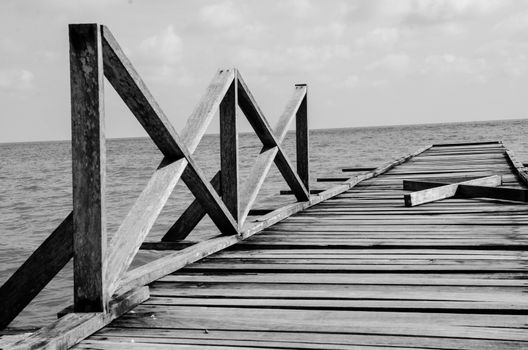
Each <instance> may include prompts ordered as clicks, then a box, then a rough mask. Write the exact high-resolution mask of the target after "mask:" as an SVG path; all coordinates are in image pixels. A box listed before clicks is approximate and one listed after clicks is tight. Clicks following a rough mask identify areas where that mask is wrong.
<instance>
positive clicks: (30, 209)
mask: <svg viewBox="0 0 528 350" xmlns="http://www.w3.org/2000/svg"><path fill="white" fill-rule="evenodd" d="M526 135H528V120H511V121H494V122H472V123H457V124H436V125H414V126H389V127H373V128H354V129H334V130H315V131H312V132H311V140H310V147H311V157H310V160H311V176H312V178H315V177H317V176H324V175H337V174H339V172H340V168H341V167H345V166H377V165H380V164H382V163H384V162H386V161H388V160H392V159H394V158H397V157H400V156H402V155H404V154H407V153H410V152H412V151H414V150H416V149H418V148H420V147H423V146H425V145H427V144H431V143H435V142H456V141H460V142H469V141H481V140H502V141H504V142H505V143H506V145H507V146H508V147H509V148H510V149H512V150H513V151H515V152H516V154H517V156H518V157H519V158H520V159H521V161H526V160H528V138H527V137H526ZM285 142H286V151H287V153H288V154H289V155H290V158H291V159H292V160H294V158H295V157H294V156H295V147H294V143H293V142H294V135H293V134H291V133H290V134H289V135H288V138H287V140H286V141H285ZM107 148H108V178H107V189H108V194H107V207H108V214H107V218H108V232H109V235H110V236H111V235H112V233H113V232H115V230H116V229H117V227H118V225H119V223H120V222H121V220H122V219H123V217H124V216H125V215H126V213H127V211H128V209H129V208H130V206H131V205H132V203H133V201H134V200H135V198H136V197H137V196H138V194H139V193H140V192H141V190H142V189H143V187H144V185H145V184H146V182H147V180H148V178H149V177H150V175H151V174H152V172H153V170H154V169H155V167H156V166H157V164H158V163H159V162H160V160H161V156H160V153H159V152H158V151H157V150H156V148H155V146H154V145H153V144H152V142H151V141H150V140H148V139H121V140H109V141H108V142H107ZM218 149H219V148H218V136H217V135H207V136H205V137H204V139H203V140H202V142H201V144H200V146H199V148H198V150H197V152H196V155H197V156H196V158H197V160H198V164H199V165H200V166H201V167H202V169H203V170H204V171H205V172H206V174H207V175H208V176H209V177H211V176H212V175H213V174H214V173H215V172H216V171H217V169H218V168H219V156H218ZM259 149H260V145H259V144H258V140H257V138H256V136H255V135H252V134H243V135H241V136H240V157H241V165H240V167H241V172H242V175H243V176H244V175H245V174H247V172H248V170H249V168H250V166H251V164H252V161H253V160H254V159H255V156H256V154H258V151H259ZM70 157H71V153H70V143H69V141H62V142H45V143H17V144H0V160H1V163H0V234H1V235H2V239H1V240H0V283H3V282H4V281H5V280H6V279H7V278H8V277H9V275H10V274H11V273H12V272H13V271H14V270H15V269H16V268H17V267H18V266H20V264H22V262H23V261H24V260H25V259H26V258H27V256H29V254H31V252H32V251H33V250H34V249H35V248H36V247H37V246H38V245H39V244H40V243H41V242H42V241H43V240H44V239H45V237H47V235H49V233H50V232H51V231H52V230H53V229H54V228H55V227H56V226H57V225H58V224H59V223H60V222H61V221H62V219H63V218H64V217H65V216H66V215H67V214H68V213H69V212H70V211H71V206H72V205H71V160H70ZM316 186H317V187H322V186H321V184H317V185H316ZM284 188H286V185H285V183H284V182H283V180H282V179H281V176H280V174H279V172H278V171H277V170H276V169H273V170H272V172H271V173H270V175H268V179H267V180H266V183H265V185H264V187H263V189H262V190H261V194H260V195H259V200H261V202H262V201H264V200H266V198H268V199H269V196H273V195H275V196H276V193H277V192H278V191H279V190H280V189H284ZM191 200H192V196H191V195H190V193H189V192H188V190H187V189H186V188H185V186H184V185H181V184H180V185H178V186H177V188H176V190H175V191H174V193H173V194H172V196H171V198H170V199H169V201H168V203H167V205H166V206H165V209H164V210H163V212H162V214H161V216H160V217H159V219H158V220H157V222H156V225H155V226H154V228H153V230H152V232H151V234H150V236H149V237H150V239H156V238H159V237H160V236H161V235H163V233H164V232H166V230H167V229H168V228H169V227H170V226H171V225H172V224H173V223H174V220H176V218H177V217H178V215H179V214H180V213H181V212H182V211H183V210H184V209H185V207H186V205H187V204H188V203H189V202H190V201H191ZM280 200H281V201H284V200H286V197H282V198H280ZM216 234H218V232H217V231H216V229H215V227H214V225H212V224H211V222H210V221H208V220H204V222H203V223H202V224H201V225H200V226H199V229H198V230H197V231H196V232H194V233H193V234H192V235H191V236H190V237H189V238H190V239H194V240H201V239H205V238H207V237H211V236H214V235H216ZM149 258H151V257H149V256H146V255H142V256H140V257H139V258H138V261H137V262H136V263H141V262H142V261H145V260H147V259H149ZM71 295H72V282H71V264H70V265H68V266H67V267H66V268H65V269H64V270H63V271H62V272H61V273H60V274H59V275H58V276H57V277H56V278H55V280H54V281H53V282H52V283H51V284H50V285H49V286H48V287H47V288H46V289H45V290H44V291H43V292H42V293H41V294H40V295H39V296H38V298H37V299H36V300H35V301H34V302H33V303H32V304H31V305H30V306H29V307H28V308H27V310H26V311H24V312H23V314H21V315H20V316H19V317H18V318H17V319H16V320H15V321H14V322H13V323H12V326H39V325H42V324H45V323H47V322H49V321H50V320H53V319H54V315H55V313H56V312H57V311H59V310H60V309H62V308H63V307H65V306H68V305H69V304H71V302H72V297H71Z"/></svg>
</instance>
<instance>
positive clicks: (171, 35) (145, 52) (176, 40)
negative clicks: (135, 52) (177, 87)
mask: <svg viewBox="0 0 528 350" xmlns="http://www.w3.org/2000/svg"><path fill="white" fill-rule="evenodd" d="M182 46H183V44H182V40H181V38H180V37H179V36H178V35H176V33H175V32H174V27H173V26H172V25H169V26H168V27H167V28H165V29H164V30H162V31H161V32H160V33H159V34H157V35H153V36H151V37H149V38H146V39H145V40H143V41H142V42H141V43H140V45H139V52H140V54H141V55H142V58H144V59H146V60H155V61H157V62H160V63H163V64H167V65H172V64H175V63H177V62H179V61H180V59H181V56H182Z"/></svg>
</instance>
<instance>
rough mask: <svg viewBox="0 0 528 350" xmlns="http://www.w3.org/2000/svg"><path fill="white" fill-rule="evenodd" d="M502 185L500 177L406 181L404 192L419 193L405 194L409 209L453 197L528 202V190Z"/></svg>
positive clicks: (404, 182)
mask: <svg viewBox="0 0 528 350" xmlns="http://www.w3.org/2000/svg"><path fill="white" fill-rule="evenodd" d="M501 184H502V178H501V176H499V175H493V176H488V177H482V178H478V179H473V180H468V181H463V182H458V183H445V182H438V181H410V180H404V181H403V189H404V190H407V191H417V192H413V193H409V194H405V195H404V196H403V198H404V201H405V205H406V206H407V207H413V206H416V205H420V204H425V203H430V202H433V201H437V200H441V199H446V198H451V197H462V198H492V199H501V200H510V201H518V202H528V190H524V189H517V188H506V187H496V186H500V185H501Z"/></svg>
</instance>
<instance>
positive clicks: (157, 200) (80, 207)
mask: <svg viewBox="0 0 528 350" xmlns="http://www.w3.org/2000/svg"><path fill="white" fill-rule="evenodd" d="M69 35H70V77H71V115H72V160H73V162H72V173H73V211H72V212H71V213H70V214H69V215H68V216H67V217H66V219H64V221H63V222H62V223H61V224H60V225H59V226H58V227H57V229H55V231H53V232H52V233H51V235H50V236H49V237H48V238H47V239H46V240H45V241H44V242H43V243H42V244H41V246H40V247H39V248H38V249H37V250H36V251H35V252H34V253H33V254H32V255H31V256H30V257H29V258H28V259H27V261H26V262H25V263H24V264H23V265H22V266H21V267H20V268H19V269H18V270H17V271H16V272H15V273H14V274H13V275H12V276H11V277H10V278H9V280H8V281H7V282H6V283H5V284H4V285H3V286H2V287H1V288H0V309H1V310H2V313H1V314H0V329H1V328H4V327H6V326H7V325H8V324H9V323H10V322H11V321H12V320H13V319H14V318H15V317H16V316H17V315H18V314H19V313H20V311H22V309H23V308H24V307H25V306H26V305H27V304H28V303H29V302H30V301H31V300H32V299H33V298H34V297H35V296H36V295H37V294H38V293H39V292H40V291H41V290H42V289H43V288H44V287H45V286H46V285H47V284H48V283H49V281H50V280H51V279H52V278H53V277H54V276H55V275H56V274H57V273H58V272H59V271H60V270H61V269H62V268H63V267H64V266H65V265H66V263H67V262H68V261H69V260H70V259H71V258H72V257H73V265H74V268H73V280H74V305H73V312H75V313H86V312H89V313H96V314H94V315H102V316H100V319H98V320H99V321H100V323H101V324H103V323H107V322H109V320H110V319H111V317H107V316H105V315H109V314H111V315H112V317H114V316H117V315H118V314H119V313H122V312H124V311H126V306H127V305H128V306H130V305H132V304H133V301H131V300H132V299H133V300H134V301H135V302H141V301H142V300H144V299H145V298H147V297H148V292H146V293H138V292H134V288H138V287H141V286H142V285H144V284H146V283H148V282H150V281H152V280H154V279H156V278H159V277H161V276H162V275H163V274H164V273H168V272H170V271H174V270H176V269H177V268H179V267H182V266H185V265H186V264H188V263H190V262H192V261H195V260H197V259H199V258H200V257H202V256H205V255H208V254H211V253H213V252H214V251H217V250H219V249H222V248H223V247H225V246H227V245H230V244H234V243H235V242H236V241H237V240H240V239H243V238H244V237H246V236H248V235H250V234H253V233H255V232H258V231H259V230H261V229H263V228H264V227H266V225H264V224H263V221H260V222H258V220H257V221H256V222H251V223H248V222H247V217H248V214H249V212H250V210H251V208H252V207H253V205H254V203H255V200H256V198H257V194H258V192H259V190H260V188H261V187H262V184H263V182H264V179H265V178H266V175H267V174H268V172H269V170H270V168H271V165H272V164H273V163H275V165H276V166H277V168H278V169H279V171H280V172H281V174H282V176H283V177H284V179H285V180H286V182H287V183H288V185H289V187H290V189H291V191H292V193H293V194H294V195H295V197H296V199H297V201H299V202H302V203H305V204H303V206H300V207H295V208H294V207H291V206H290V207H288V208H285V210H283V211H281V212H280V213H279V215H275V216H274V217H273V218H268V221H267V222H268V224H270V223H272V222H276V221H278V220H280V219H281V218H284V217H287V216H288V215H291V214H292V213H294V212H296V211H298V210H301V209H302V208H305V207H306V206H308V205H309V203H308V201H309V200H310V188H309V184H310V178H309V162H308V160H309V153H308V119H307V87H306V85H304V84H303V85H295V88H294V92H293V96H292V97H291V99H290V101H289V102H288V104H287V106H286V108H285V110H284V113H283V114H282V116H281V117H280V119H279V121H278V124H277V126H276V128H275V129H274V130H272V128H271V127H270V125H269V123H268V121H267V120H266V118H265V117H264V115H263V113H262V111H261V110H260V108H259V107H258V105H257V103H256V101H255V99H254V97H253V95H252V94H251V92H250V90H249V89H248V87H247V85H246V83H245V82H244V80H243V79H242V76H241V75H240V73H239V72H238V71H237V70H236V69H222V70H219V71H218V72H217V74H216V75H215V76H214V77H213V79H212V81H211V83H210V84H209V86H208V87H207V91H206V93H205V95H204V96H203V97H202V98H201V100H200V102H199V103H198V106H197V107H196V109H195V110H194V111H193V113H192V114H191V115H190V117H189V118H188V120H187V124H186V125H185V128H184V129H183V131H182V133H181V135H179V134H178V133H176V131H175V129H174V127H173V126H172V125H171V123H170V122H169V120H168V118H167V117H166V116H165V114H164V113H163V111H162V110H161V108H160V107H159V105H158V104H157V102H156V101H155V100H154V98H153V97H152V95H151V93H150V92H149V90H148V89H147V87H146V85H145V83H144V82H143V81H142V80H141V78H140V76H139V75H138V73H137V72H136V71H135V69H134V67H133V66H132V64H131V63H130V61H129V60H128V58H127V57H126V55H125V54H124V52H123V50H122V49H121V48H120V46H119V44H118V43H117V41H116V40H115V39H114V37H113V36H112V34H111V33H110V31H109V30H108V28H107V27H105V26H101V25H97V24H76V25H70V27H69ZM105 77H106V79H107V80H108V81H109V82H110V84H111V85H112V86H113V88H114V89H115V90H116V91H117V93H118V94H119V96H120V97H121V99H122V100H123V101H124V102H125V104H126V105H127V106H128V108H129V109H130V111H131V112H132V113H133V114H134V116H135V117H136V118H137V120H138V121H139V122H140V123H141V125H142V126H143V128H144V129H145V130H146V132H147V133H148V135H149V136H150V138H151V139H152V140H153V141H154V143H155V144H156V146H157V147H158V148H159V150H160V151H161V153H162V155H163V160H162V161H161V163H160V165H159V166H158V168H157V169H156V170H155V171H154V173H153V175H152V177H151V178H150V180H149V182H148V183H147V185H146V187H145V189H144V190H143V191H142V193H141V194H140V195H139V197H138V198H137V200H136V201H135V203H134V204H133V206H132V208H131V209H130V211H129V212H128V214H127V215H126V217H125V218H124V220H123V222H122V223H121V225H120V226H119V228H118V230H117V232H116V233H115V234H114V235H113V237H112V240H111V241H110V242H109V244H107V232H106V208H105V180H106V173H105V168H106V151H105V131H104V103H103V98H104V93H103V85H104V78H105ZM237 106H238V107H240V109H241V111H242V112H243V114H244V115H245V116H246V118H247V119H248V121H249V123H250V124H251V126H252V127H253V129H254V130H255V133H256V135H257V136H258V138H259V139H260V141H261V142H262V149H261V151H260V153H259V155H258V157H257V159H256V161H255V163H254V165H253V167H252V169H251V171H250V174H249V176H248V177H247V180H246V181H245V182H244V183H240V178H239V161H238V158H239V157H238V136H237V134H238V127H237ZM217 111H219V116H220V155H221V164H220V169H219V171H218V172H217V173H216V175H215V176H214V177H213V178H212V179H211V180H208V179H207V178H206V177H205V175H204V173H203V171H202V170H201V169H200V167H199V166H198V165H197V163H196V161H195V160H194V157H193V153H194V152H195V150H196V148H197V146H198V144H199V142H200V140H201V138H202V136H203V135H204V133H205V131H206V130H207V127H208V126H209V124H210V123H211V120H212V119H213V117H214V115H215V113H216V112H217ZM293 119H295V120H296V142H297V169H296V170H295V169H294V168H293V167H292V163H291V161H290V159H289V158H288V156H287V155H286V153H285V152H284V149H283V147H282V141H283V140H284V138H285V136H286V133H287V131H288V128H289V126H290V124H291V123H292V122H293ZM180 178H181V179H183V181H184V182H185V184H186V185H187V187H188V188H189V190H190V191H191V193H192V194H193V195H194V197H195V200H194V201H193V202H192V203H191V205H190V206H189V207H188V208H187V209H186V210H185V211H184V213H183V214H182V215H181V217H180V218H179V219H178V220H177V221H176V222H175V224H174V225H173V226H172V227H171V228H170V229H169V230H168V232H167V233H166V234H165V235H164V236H163V238H162V242H164V243H167V244H169V243H171V242H178V241H180V240H182V239H184V238H185V237H187V235H188V234H189V233H190V232H191V231H192V230H193V229H194V227H195V226H196V225H197V224H198V222H199V221H200V220H201V219H202V218H203V217H204V216H205V215H206V214H207V215H208V216H209V217H210V218H211V219H212V221H213V222H214V224H215V225H216V226H217V227H218V229H219V231H220V232H221V235H223V236H232V237H235V238H234V239H229V240H226V239H220V240H218V238H213V239H211V240H209V241H207V242H201V243H199V244H197V246H196V247H190V248H188V249H185V250H183V251H182V252H181V253H180V254H179V255H178V256H176V257H174V256H173V257H172V260H168V258H167V257H165V258H163V259H159V260H158V261H154V262H151V263H149V264H147V265H145V266H142V267H139V268H136V269H134V270H133V271H128V269H129V267H130V264H131V262H132V260H133V258H134V256H135V255H136V254H137V252H138V250H139V249H140V247H141V245H142V243H143V242H144V240H145V238H146V236H147V235H148V233H149V232H150V230H151V228H152V226H153V224H154V222H155V220H156V218H157V217H158V215H159V214H160V212H161V210H162V208H163V207H164V205H165V203H166V202H167V200H168V198H169V195H170V194H171V192H172V190H173V189H174V187H175V186H176V184H177V182H178V181H179V179H180ZM314 203H315V202H314ZM127 271H128V272H127ZM127 292H128V293H129V294H126V293H127ZM134 293H135V294H134ZM123 295H124V297H123ZM127 298H128V299H127ZM123 300H126V301H127V302H128V303H124V304H123ZM123 305H125V306H123ZM94 317H95V316H94ZM97 317H99V316H97ZM79 322H80V321H79ZM92 323H93V322H92ZM93 324H95V323H93ZM93 327H96V326H93Z"/></svg>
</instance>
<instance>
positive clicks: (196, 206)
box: [161, 171, 221, 242]
mask: <svg viewBox="0 0 528 350" xmlns="http://www.w3.org/2000/svg"><path fill="white" fill-rule="evenodd" d="M220 174H221V172H220V171H219V172H217V173H216V174H215V176H213V178H212V179H211V185H212V186H213V187H214V189H215V190H216V192H217V193H218V194H221V183H220ZM205 215H206V212H205V209H204V208H203V207H202V205H201V204H200V201H198V200H196V199H195V200H194V201H193V202H192V203H191V205H189V207H188V208H187V209H186V210H185V211H184V212H183V214H182V215H181V216H180V218H179V219H178V220H177V221H176V222H175V223H174V225H172V226H171V228H170V229H169V230H168V231H167V233H166V234H165V235H164V236H163V237H162V238H161V241H162V242H176V241H180V240H182V239H185V238H186V237H187V236H188V235H189V234H190V233H191V231H192V230H193V229H194V228H195V227H196V225H198V223H199V222H200V221H201V220H202V219H203V217H204V216H205Z"/></svg>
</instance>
